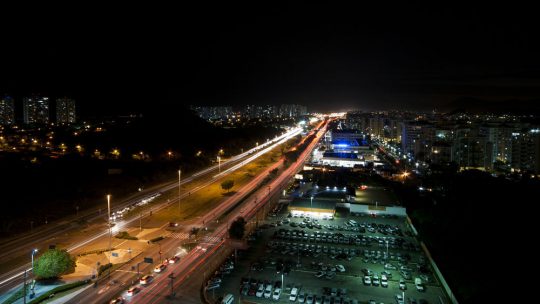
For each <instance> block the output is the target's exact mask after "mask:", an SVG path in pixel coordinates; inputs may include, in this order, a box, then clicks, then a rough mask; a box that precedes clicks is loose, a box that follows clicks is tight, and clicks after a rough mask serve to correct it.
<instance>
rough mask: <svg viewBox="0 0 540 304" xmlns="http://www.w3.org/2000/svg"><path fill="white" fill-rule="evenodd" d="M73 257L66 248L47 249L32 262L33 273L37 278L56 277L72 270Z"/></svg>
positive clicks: (73, 266)
mask: <svg viewBox="0 0 540 304" xmlns="http://www.w3.org/2000/svg"><path fill="white" fill-rule="evenodd" d="M74 269H75V259H74V258H72V257H71V255H70V254H69V253H68V252H67V251H66V250H60V249H49V250H47V251H45V252H44V253H43V254H42V255H41V256H40V257H39V258H38V259H37V261H36V262H35V263H34V274H35V275H36V277H37V278H39V279H52V278H58V277H60V276H61V275H63V274H67V273H70V272H73V270H74Z"/></svg>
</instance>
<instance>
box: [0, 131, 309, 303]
mask: <svg viewBox="0 0 540 304" xmlns="http://www.w3.org/2000/svg"><path fill="white" fill-rule="evenodd" d="M300 132H301V129H299V128H294V129H291V130H289V131H287V132H286V133H284V134H282V135H281V136H278V137H276V138H275V139H273V140H271V141H268V142H267V143H264V144H261V145H259V146H257V147H256V148H254V149H251V150H249V151H246V152H244V153H242V154H239V155H236V156H234V157H231V158H230V159H228V160H226V161H223V162H221V164H218V165H214V166H211V167H209V168H207V169H204V170H202V171H200V172H197V173H195V174H193V175H191V176H188V177H183V178H182V179H181V184H182V188H183V190H182V191H183V192H182V195H181V197H179V198H176V199H174V200H170V201H168V202H162V203H159V204H156V205H154V206H152V210H153V211H157V210H160V209H162V208H165V207H167V206H168V205H170V204H173V203H175V202H178V199H182V198H183V197H185V196H187V195H188V194H187V193H185V192H189V193H194V192H196V191H198V190H200V189H203V188H204V187H206V186H208V185H210V184H211V183H213V182H215V181H216V180H218V179H220V178H222V177H224V176H226V175H227V174H229V173H231V172H233V171H235V170H237V169H238V168H240V167H241V166H243V165H245V164H247V163H249V162H250V161H253V160H255V159H256V158H257V157H259V156H261V155H263V154H264V153H266V152H268V151H270V150H271V149H273V148H274V147H275V146H277V145H279V144H281V143H283V142H285V141H287V140H288V139H290V138H292V137H294V136H296V135H298V134H300ZM217 171H221V172H217ZM216 173H217V174H216ZM178 187H179V185H178V180H174V181H171V182H168V183H164V184H161V185H158V186H155V187H153V188H152V189H149V190H147V191H146V192H145V193H144V194H141V195H138V196H134V197H132V198H130V199H126V200H124V201H122V202H121V203H116V204H115V206H116V207H115V208H114V209H113V211H115V210H120V209H123V208H125V207H127V206H131V205H134V204H136V203H137V202H140V201H141V200H142V199H145V198H148V197H151V196H155V195H156V194H158V193H164V192H166V191H172V190H176V189H178ZM216 212H217V213H218V214H220V213H219V212H220V211H219V210H216ZM207 216H209V215H207ZM104 220H106V213H105V212H102V210H97V209H96V210H92V211H89V212H87V213H86V214H84V215H81V217H78V218H72V219H66V220H63V221H59V222H57V223H50V224H49V225H48V226H45V227H40V229H39V230H37V231H36V232H34V233H32V234H28V235H26V236H21V237H19V238H15V239H12V240H10V241H7V242H5V243H3V244H2V245H1V246H0V263H4V264H8V263H10V261H12V260H13V261H16V260H17V259H19V260H20V256H27V255H28V256H30V252H31V251H32V250H33V248H43V249H45V248H47V247H48V245H49V243H50V242H51V240H54V239H55V238H56V237H60V236H62V237H64V238H65V235H68V234H70V233H71V232H73V231H76V230H79V229H80V226H79V224H78V223H79V222H81V221H86V222H101V221H103V222H105V221H104ZM138 220H139V218H138V217H134V218H131V219H126V220H121V221H119V222H117V224H116V226H115V228H116V229H121V228H122V227H124V226H127V225H129V224H131V223H132V222H134V221H138ZM108 233H109V232H108V229H106V228H105V229H103V225H96V227H95V229H94V230H93V231H92V233H90V236H89V237H83V238H81V237H80V236H79V237H78V238H77V239H75V240H71V242H70V243H71V245H70V246H69V247H68V248H67V249H68V251H69V252H71V253H76V252H77V250H82V249H83V248H84V246H85V245H87V244H90V243H92V242H94V241H96V240H99V239H101V238H104V237H107V236H108ZM28 260H29V259H28ZM30 267H31V265H30V263H19V265H16V264H15V266H14V267H13V268H12V269H11V270H10V271H6V272H4V273H2V274H1V275H0V294H3V293H5V292H7V291H8V290H10V289H12V288H14V287H16V286H18V285H20V284H22V275H23V273H24V270H30Z"/></svg>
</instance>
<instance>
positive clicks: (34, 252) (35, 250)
mask: <svg viewBox="0 0 540 304" xmlns="http://www.w3.org/2000/svg"><path fill="white" fill-rule="evenodd" d="M37 252H38V250H37V248H34V250H32V275H34V254H36V253H37ZM30 284H31V286H32V288H31V290H32V295H33V294H34V286H35V284H33V282H32V283H30ZM24 288H25V289H26V284H25V285H24Z"/></svg>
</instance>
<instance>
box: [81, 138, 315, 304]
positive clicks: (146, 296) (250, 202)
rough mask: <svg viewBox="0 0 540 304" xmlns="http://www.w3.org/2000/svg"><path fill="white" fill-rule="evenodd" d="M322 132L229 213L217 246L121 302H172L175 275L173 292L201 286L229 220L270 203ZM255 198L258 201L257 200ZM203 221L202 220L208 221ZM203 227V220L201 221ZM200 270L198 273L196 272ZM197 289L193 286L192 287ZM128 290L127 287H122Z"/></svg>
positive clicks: (198, 252)
mask: <svg viewBox="0 0 540 304" xmlns="http://www.w3.org/2000/svg"><path fill="white" fill-rule="evenodd" d="M324 132H325V128H322V129H321V130H320V131H319V133H318V134H317V137H316V139H314V140H313V142H312V143H311V144H310V145H309V146H308V147H307V148H306V149H305V150H304V152H303V153H302V155H301V156H300V157H299V158H298V160H297V161H296V162H295V163H293V164H292V165H291V166H290V167H289V168H287V169H286V170H285V171H284V172H282V173H281V174H280V175H279V176H278V177H277V178H275V179H274V180H273V181H272V182H271V183H270V184H269V186H270V189H271V190H270V191H268V190H267V189H268V187H267V186H265V187H262V188H261V189H259V190H258V191H257V192H256V193H254V194H253V195H252V196H251V197H250V198H248V199H246V200H245V202H244V203H243V204H242V205H241V206H238V207H237V210H240V211H239V212H238V213H237V212H235V213H232V214H230V216H229V218H228V219H227V220H226V221H225V222H224V223H222V224H221V225H220V226H219V228H218V229H216V230H215V231H214V232H213V233H212V235H211V238H212V239H217V240H220V241H219V242H216V243H214V244H205V245H201V246H200V247H197V248H195V249H193V250H192V251H190V252H189V253H188V254H187V255H186V256H185V257H184V258H183V259H182V260H181V261H180V262H179V263H178V264H174V266H173V267H170V266H169V267H168V268H167V270H166V271H165V272H163V273H161V274H159V275H157V276H156V278H155V280H154V282H153V283H151V284H150V285H149V286H147V287H142V288H141V292H140V293H139V294H137V295H135V296H133V297H132V299H131V297H129V296H127V294H125V293H123V296H124V298H126V299H129V300H130V302H134V303H145V304H146V303H163V302H166V301H169V302H170V301H171V299H168V298H167V296H168V295H170V292H171V286H170V281H171V279H170V278H169V277H168V276H169V274H171V273H173V274H174V281H173V282H174V285H173V290H177V291H179V289H182V288H181V287H182V285H183V284H184V283H185V282H186V280H187V279H189V280H195V281H196V282H202V277H200V276H201V275H203V274H202V273H201V271H204V270H206V268H204V267H201V268H199V267H200V266H201V265H203V263H207V262H209V261H210V260H211V259H212V256H213V254H214V253H215V252H216V251H218V250H219V249H220V248H221V247H222V246H223V244H224V243H225V242H226V238H227V230H228V226H229V223H230V222H231V220H232V219H234V218H236V217H237V216H240V215H241V216H243V217H244V218H245V219H246V221H247V222H249V220H250V219H251V218H252V217H253V216H254V215H255V214H256V212H257V211H258V210H259V209H260V208H261V207H262V206H264V205H265V204H266V203H267V202H268V201H269V199H270V198H271V197H272V196H273V195H274V194H276V193H277V192H279V191H280V190H281V189H282V187H283V186H285V185H286V184H287V183H288V181H289V180H290V179H291V178H292V177H293V176H294V174H295V173H296V172H298V171H299V170H301V169H302V166H303V164H304V161H305V160H306V159H307V158H308V157H309V155H310V153H311V151H312V150H313V148H314V147H315V145H316V144H317V143H318V141H319V139H320V138H321V136H322V134H324ZM282 162H283V160H280V161H279V162H277V163H276V164H275V165H274V166H272V167H270V168H268V169H267V170H266V171H265V172H263V173H261V174H260V175H259V176H258V177H257V178H256V179H254V180H253V181H251V182H250V183H249V184H248V185H246V186H244V187H243V188H242V189H241V190H240V191H239V192H242V193H246V192H249V191H250V189H253V188H254V187H255V186H257V184H258V183H259V182H260V180H261V179H262V178H263V177H265V176H266V174H267V173H268V172H269V171H270V170H272V169H273V168H275V167H277V166H279V165H281V164H282ZM255 198H259V199H258V200H257V199H255ZM237 200H238V198H236V197H231V198H230V199H228V200H226V201H225V202H223V203H222V204H221V205H220V206H228V205H231V204H234V203H235V202H236V201H237ZM212 216H213V211H211V212H209V213H208V217H212ZM208 217H207V218H205V219H208ZM200 223H202V219H201V221H200ZM197 270H199V271H197ZM195 285H196V284H195ZM125 287H127V286H125ZM190 295H191V296H192V297H197V296H198V295H199V292H198V291H195V292H192V293H191V294H190ZM80 300H81V298H79V297H76V298H75V299H74V302H72V303H76V301H80ZM175 301H176V302H179V303H183V302H184V301H183V300H181V299H180V298H176V299H175Z"/></svg>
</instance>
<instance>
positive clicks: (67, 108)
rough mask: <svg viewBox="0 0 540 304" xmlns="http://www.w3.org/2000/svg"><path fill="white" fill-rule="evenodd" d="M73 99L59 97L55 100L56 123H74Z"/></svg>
mask: <svg viewBox="0 0 540 304" xmlns="http://www.w3.org/2000/svg"><path fill="white" fill-rule="evenodd" d="M75 121H76V116H75V100H73V99H70V98H59V99H57V100H56V122H57V123H58V124H72V123H75Z"/></svg>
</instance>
